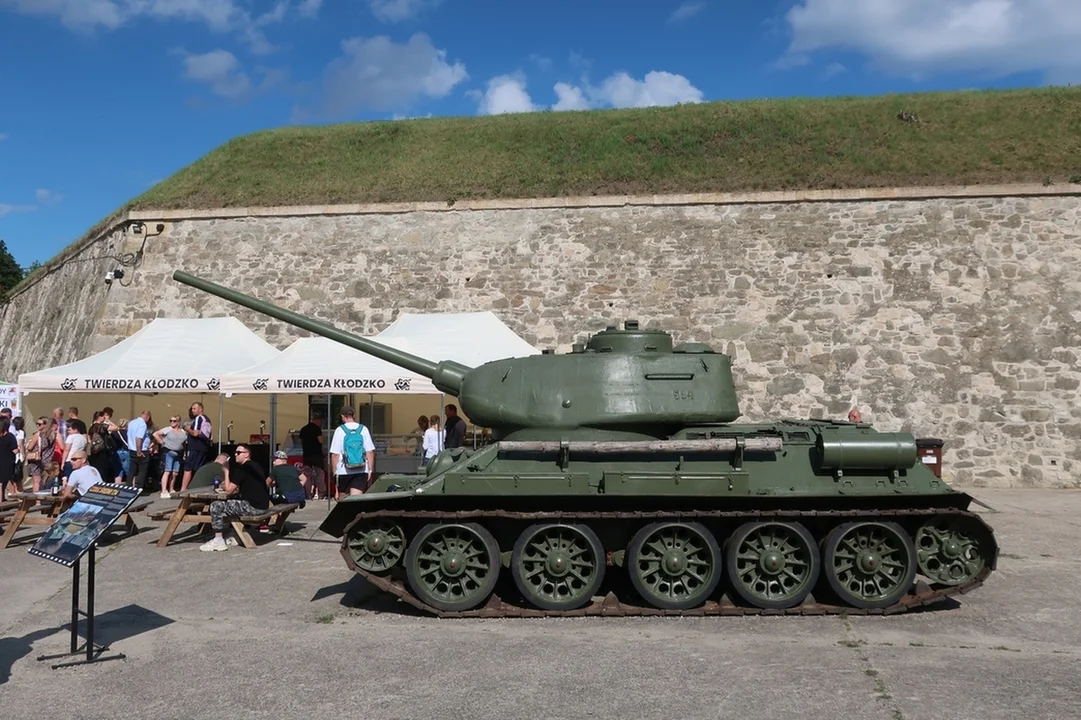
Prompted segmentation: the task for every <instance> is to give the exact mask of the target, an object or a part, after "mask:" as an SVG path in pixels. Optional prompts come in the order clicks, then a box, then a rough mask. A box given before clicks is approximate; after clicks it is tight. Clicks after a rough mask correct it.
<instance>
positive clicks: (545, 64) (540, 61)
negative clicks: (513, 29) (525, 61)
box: [529, 53, 552, 71]
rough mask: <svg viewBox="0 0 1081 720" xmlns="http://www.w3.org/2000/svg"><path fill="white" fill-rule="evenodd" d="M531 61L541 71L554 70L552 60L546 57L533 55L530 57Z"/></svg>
mask: <svg viewBox="0 0 1081 720" xmlns="http://www.w3.org/2000/svg"><path fill="white" fill-rule="evenodd" d="M529 61H530V62H531V63H533V64H534V65H536V66H537V67H538V68H540V69H541V70H545V71H547V70H551V69H552V58H550V57H545V56H544V55H539V54H537V53H532V54H530V56H529Z"/></svg>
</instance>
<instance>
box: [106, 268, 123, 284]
mask: <svg viewBox="0 0 1081 720" xmlns="http://www.w3.org/2000/svg"><path fill="white" fill-rule="evenodd" d="M123 278H124V271H123V270H110V271H109V272H107V273H105V284H106V285H112V284H113V280H122V279H123Z"/></svg>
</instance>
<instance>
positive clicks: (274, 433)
mask: <svg viewBox="0 0 1081 720" xmlns="http://www.w3.org/2000/svg"><path fill="white" fill-rule="evenodd" d="M277 437H278V394H277V393H271V394H270V460H271V463H270V464H271V465H273V464H274V462H273V461H274V451H275V450H277V449H278V448H276V447H274V439H275V438H277Z"/></svg>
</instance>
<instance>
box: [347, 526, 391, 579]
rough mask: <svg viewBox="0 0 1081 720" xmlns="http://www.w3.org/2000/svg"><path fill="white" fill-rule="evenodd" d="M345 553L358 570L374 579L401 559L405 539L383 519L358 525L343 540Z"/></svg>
mask: <svg viewBox="0 0 1081 720" xmlns="http://www.w3.org/2000/svg"><path fill="white" fill-rule="evenodd" d="M345 551H346V552H347V553H348V554H349V559H350V560H352V561H353V562H354V563H356V566H357V568H358V569H360V570H363V571H364V572H370V573H374V574H377V575H378V574H381V573H385V572H386V571H388V570H390V569H391V568H392V567H394V566H395V565H397V564H398V561H399V560H401V559H402V554H403V553H404V552H405V535H404V534H403V533H402V529H401V528H400V527H398V526H397V524H395V523H394V522H393V521H391V520H388V519H386V518H378V519H376V520H369V521H366V522H359V523H357V524H356V525H354V526H353V527H352V528H350V530H349V534H348V535H346V537H345Z"/></svg>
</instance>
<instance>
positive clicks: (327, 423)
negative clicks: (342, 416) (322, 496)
mask: <svg viewBox="0 0 1081 720" xmlns="http://www.w3.org/2000/svg"><path fill="white" fill-rule="evenodd" d="M333 397H334V396H333V395H329V394H328V395H327V416H326V418H325V419H324V420H323V424H324V425H325V426H326V427H327V429H328V430H329V429H330V428H331V424H330V401H331V398H333ZM330 439H331V440H333V439H334V431H333V430H331V432H330ZM332 477H334V468H332V467H331V466H330V443H327V476H326V478H325V480H326V484H327V489H326V494H327V510H330V496H331V494H334V495H337V494H338V486H337V485H335V486H334V492H333V493H331V492H330V479H331V478H332Z"/></svg>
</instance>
